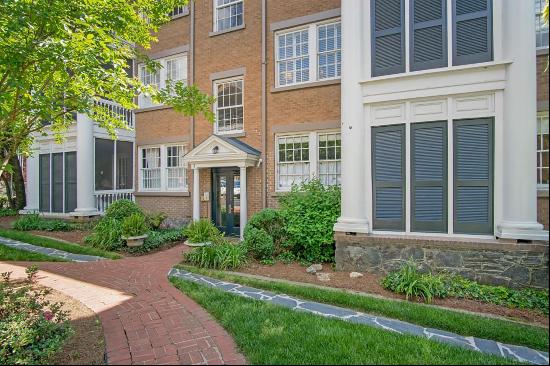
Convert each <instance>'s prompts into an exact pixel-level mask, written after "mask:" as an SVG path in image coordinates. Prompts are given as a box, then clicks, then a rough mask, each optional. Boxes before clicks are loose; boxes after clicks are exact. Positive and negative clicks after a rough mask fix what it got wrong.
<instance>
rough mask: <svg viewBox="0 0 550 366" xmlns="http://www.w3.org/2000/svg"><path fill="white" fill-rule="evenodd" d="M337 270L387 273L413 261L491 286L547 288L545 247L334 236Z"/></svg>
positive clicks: (460, 240) (466, 241)
mask: <svg viewBox="0 0 550 366" xmlns="http://www.w3.org/2000/svg"><path fill="white" fill-rule="evenodd" d="M335 240H336V269H337V270H340V271H358V272H368V273H376V274H382V275H384V274H387V273H388V272H391V271H394V270H396V269H398V268H399V267H400V266H401V265H402V264H403V263H404V262H406V261H407V260H408V259H410V258H412V259H413V260H414V261H415V262H417V263H419V265H420V268H421V270H425V271H432V272H441V271H447V272H450V273H456V274H459V275H461V276H464V277H466V278H469V279H472V280H475V281H478V282H480V283H485V284H490V285H503V286H508V287H515V288H522V287H531V288H548V242H540V243H529V244H527V243H512V242H507V241H500V240H473V239H472V240H468V239H456V238H442V237H433V238H432V237H418V236H416V237H415V236H387V235H377V234H357V235H346V234H344V233H336V234H335Z"/></svg>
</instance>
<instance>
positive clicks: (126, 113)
mask: <svg viewBox="0 0 550 366" xmlns="http://www.w3.org/2000/svg"><path fill="white" fill-rule="evenodd" d="M97 104H98V105H100V106H102V107H105V108H107V110H108V111H109V113H110V114H111V115H118V116H119V118H122V119H123V120H124V122H126V124H127V125H128V127H130V128H134V112H133V111H132V110H130V109H126V108H123V107H121V106H120V105H119V104H118V103H115V102H111V101H110V100H106V99H100V100H99V101H98V102H97Z"/></svg>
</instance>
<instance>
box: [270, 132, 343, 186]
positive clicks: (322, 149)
mask: <svg viewBox="0 0 550 366" xmlns="http://www.w3.org/2000/svg"><path fill="white" fill-rule="evenodd" d="M341 145H342V144H341V139H340V133H339V132H317V131H312V132H308V133H302V134H297V135H282V136H277V137H276V176H277V179H276V180H277V190H278V191H285V190H288V189H290V188H291V187H292V184H300V183H302V182H305V181H307V180H310V179H313V178H319V180H320V181H321V183H323V184H324V185H340V175H341Z"/></svg>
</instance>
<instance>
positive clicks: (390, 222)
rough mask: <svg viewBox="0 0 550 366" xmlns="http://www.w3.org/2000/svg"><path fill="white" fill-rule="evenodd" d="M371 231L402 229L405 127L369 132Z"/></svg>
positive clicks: (379, 128)
mask: <svg viewBox="0 0 550 366" xmlns="http://www.w3.org/2000/svg"><path fill="white" fill-rule="evenodd" d="M372 166H373V167H374V169H373V211H374V213H373V217H374V220H373V221H374V222H373V228H374V229H375V230H396V231H404V230H405V125H395V126H383V127H375V128H373V129H372Z"/></svg>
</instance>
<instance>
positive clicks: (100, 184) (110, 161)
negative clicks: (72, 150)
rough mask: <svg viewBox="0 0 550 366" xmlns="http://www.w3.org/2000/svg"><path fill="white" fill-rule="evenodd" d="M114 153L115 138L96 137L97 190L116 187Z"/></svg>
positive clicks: (108, 189) (107, 189)
mask: <svg viewBox="0 0 550 366" xmlns="http://www.w3.org/2000/svg"><path fill="white" fill-rule="evenodd" d="M114 154H115V145H114V141H113V140H106V139H95V190H96V191H110V190H112V189H114V187H115V184H114V179H113V178H114V175H113V174H114V166H115V165H114V164H115V163H114Z"/></svg>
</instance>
